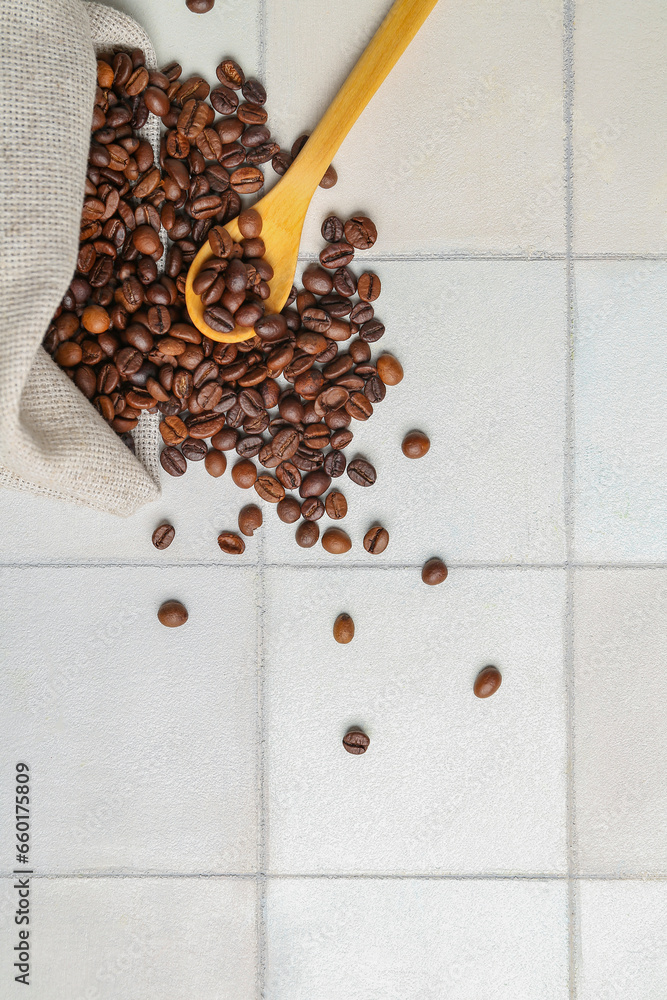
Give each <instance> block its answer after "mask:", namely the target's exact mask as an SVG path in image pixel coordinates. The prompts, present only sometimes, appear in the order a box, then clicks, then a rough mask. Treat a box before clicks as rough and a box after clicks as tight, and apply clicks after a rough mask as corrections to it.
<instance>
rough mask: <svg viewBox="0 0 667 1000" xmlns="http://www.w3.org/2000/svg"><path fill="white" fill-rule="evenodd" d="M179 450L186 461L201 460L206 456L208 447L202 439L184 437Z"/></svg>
mask: <svg viewBox="0 0 667 1000" xmlns="http://www.w3.org/2000/svg"><path fill="white" fill-rule="evenodd" d="M181 451H182V452H183V454H184V455H185V457H186V458H187V460H188V462H202V461H203V460H204V459H205V458H206V454H207V452H208V448H207V447H206V444H205V442H204V441H199V440H195V439H193V438H186V439H185V441H184V442H183V444H182V445H181Z"/></svg>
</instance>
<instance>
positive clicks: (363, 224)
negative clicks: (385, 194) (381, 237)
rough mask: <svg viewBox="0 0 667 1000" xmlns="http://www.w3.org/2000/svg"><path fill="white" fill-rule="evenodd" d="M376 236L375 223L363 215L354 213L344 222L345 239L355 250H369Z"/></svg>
mask: <svg viewBox="0 0 667 1000" xmlns="http://www.w3.org/2000/svg"><path fill="white" fill-rule="evenodd" d="M377 236H378V231H377V229H376V228H375V224H374V223H373V222H372V221H371V220H370V219H368V218H367V217H366V216H365V215H355V216H354V217H353V218H352V219H348V220H347V222H346V223H345V239H346V240H347V242H348V243H349V244H350V245H351V246H353V247H356V249H357V250H370V248H371V247H372V246H373V245H374V243H375V241H376V240H377Z"/></svg>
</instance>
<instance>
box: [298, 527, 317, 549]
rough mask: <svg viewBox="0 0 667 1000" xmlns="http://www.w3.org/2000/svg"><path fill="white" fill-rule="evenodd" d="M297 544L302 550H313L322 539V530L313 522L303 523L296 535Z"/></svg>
mask: <svg viewBox="0 0 667 1000" xmlns="http://www.w3.org/2000/svg"><path fill="white" fill-rule="evenodd" d="M294 537H295V539H296V544H297V545H300V546H301V548H302V549H312V547H313V545H315V544H316V543H317V539H318V538H319V537H320V529H319V528H318V526H317V525H316V524H315V523H314V522H313V521H302V522H301V524H300V525H299V527H298V528H297V529H296V534H295V535H294Z"/></svg>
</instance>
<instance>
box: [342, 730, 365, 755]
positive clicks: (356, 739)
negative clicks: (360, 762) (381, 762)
mask: <svg viewBox="0 0 667 1000" xmlns="http://www.w3.org/2000/svg"><path fill="white" fill-rule="evenodd" d="M370 742H371V741H370V740H369V738H368V736H366V733H362V732H361V730H359V729H351V730H350V731H349V733H346V734H345V736H344V737H343V746H344V747H345V749H346V750H347V752H348V753H351V754H355V755H356V756H359V755H360V754H362V753H366V751H367V750H368V746H369V744H370Z"/></svg>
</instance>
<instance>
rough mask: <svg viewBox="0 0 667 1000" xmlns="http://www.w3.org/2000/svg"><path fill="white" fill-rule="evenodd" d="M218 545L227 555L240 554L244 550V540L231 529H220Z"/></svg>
mask: <svg viewBox="0 0 667 1000" xmlns="http://www.w3.org/2000/svg"><path fill="white" fill-rule="evenodd" d="M218 545H219V546H220V548H221V549H222V551H223V552H224V553H225V554H226V555H228V556H240V555H243V553H244V552H245V542H244V541H243V539H242V538H240V537H239V535H237V534H235V533H234V532H233V531H221V532H220V534H219V535H218Z"/></svg>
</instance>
